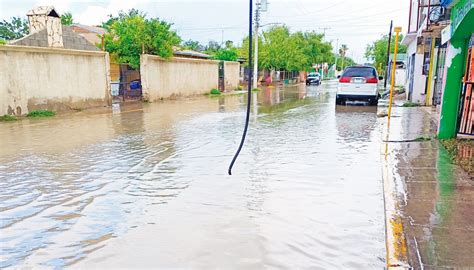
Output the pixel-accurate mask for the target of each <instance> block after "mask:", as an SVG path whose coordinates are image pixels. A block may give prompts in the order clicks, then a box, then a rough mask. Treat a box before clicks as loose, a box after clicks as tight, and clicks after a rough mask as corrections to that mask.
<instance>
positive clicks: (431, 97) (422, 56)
mask: <svg viewBox="0 0 474 270" xmlns="http://www.w3.org/2000/svg"><path fill="white" fill-rule="evenodd" d="M448 23H449V16H448V12H447V9H446V8H444V7H443V6H441V4H440V0H410V14H409V21H408V31H407V33H406V35H405V37H404V39H403V40H402V44H403V45H406V46H407V58H408V59H407V69H406V73H405V74H406V78H407V79H406V82H405V89H407V99H408V100H409V101H412V102H416V103H419V104H423V105H428V106H429V105H439V104H437V103H434V102H433V101H435V102H439V98H438V97H437V94H439V89H434V88H435V84H436V82H435V78H436V76H435V75H434V74H435V72H436V60H437V55H438V52H439V51H441V49H442V48H441V46H440V40H441V30H442V29H443V28H444V27H445V26H446V25H447V24H448ZM437 90H438V91H437Z"/></svg>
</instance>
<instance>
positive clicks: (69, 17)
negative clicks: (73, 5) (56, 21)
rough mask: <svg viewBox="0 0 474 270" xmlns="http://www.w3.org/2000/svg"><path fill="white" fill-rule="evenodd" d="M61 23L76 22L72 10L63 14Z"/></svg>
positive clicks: (69, 23)
mask: <svg viewBox="0 0 474 270" xmlns="http://www.w3.org/2000/svg"><path fill="white" fill-rule="evenodd" d="M61 23H62V24H63V25H71V24H73V23H74V19H73V17H72V13H71V12H66V13H64V14H63V15H61Z"/></svg>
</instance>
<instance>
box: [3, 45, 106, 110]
mask: <svg viewBox="0 0 474 270" xmlns="http://www.w3.org/2000/svg"><path fill="white" fill-rule="evenodd" d="M108 61H109V56H108V53H106V52H92V51H77V50H66V49H54V48H39V47H25V46H0V115H4V114H26V113H28V112H29V111H31V110H36V109H49V110H54V111H61V110H68V109H85V108H90V107H95V106H104V105H107V104H109V102H110V85H109V76H110V73H109V62H108Z"/></svg>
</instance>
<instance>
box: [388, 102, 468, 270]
mask: <svg viewBox="0 0 474 270" xmlns="http://www.w3.org/2000/svg"><path fill="white" fill-rule="evenodd" d="M393 116H394V117H393V118H392V121H391V128H390V137H389V141H394V142H390V143H383V147H382V160H383V162H384V178H385V179H384V193H385V201H386V215H387V222H386V224H387V252H388V254H387V264H388V265H389V266H392V267H389V268H393V269H395V268H397V266H398V267H399V268H402V269H403V268H405V269H406V268H407V266H410V267H412V268H414V269H474V180H473V179H471V178H470V177H469V176H468V175H467V173H465V172H464V171H462V170H461V169H460V168H459V167H458V166H456V165H453V164H452V163H451V160H450V157H449V155H448V153H447V152H446V150H445V149H444V148H443V147H442V146H441V144H440V143H439V142H438V141H437V140H431V141H419V142H397V141H404V140H414V139H417V138H420V137H434V136H435V135H436V125H437V123H436V120H435V118H433V117H432V116H431V115H430V112H429V110H426V109H425V108H402V107H397V108H394V110H393ZM384 128H385V127H384ZM384 139H385V138H384ZM386 148H387V150H388V151H387V153H386V154H387V155H385V149H386ZM392 200H393V202H392ZM397 221H399V223H401V224H397ZM397 231H399V232H400V233H397Z"/></svg>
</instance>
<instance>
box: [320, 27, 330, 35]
mask: <svg viewBox="0 0 474 270" xmlns="http://www.w3.org/2000/svg"><path fill="white" fill-rule="evenodd" d="M319 29H322V30H323V35H324V36H326V30H330V29H331V27H319Z"/></svg>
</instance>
